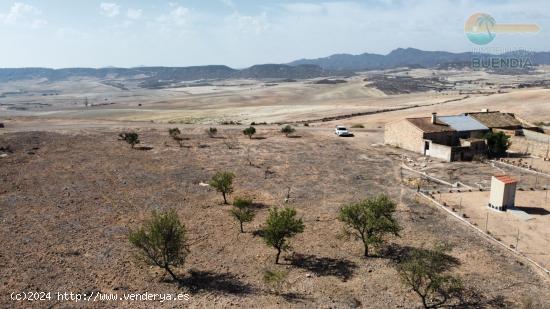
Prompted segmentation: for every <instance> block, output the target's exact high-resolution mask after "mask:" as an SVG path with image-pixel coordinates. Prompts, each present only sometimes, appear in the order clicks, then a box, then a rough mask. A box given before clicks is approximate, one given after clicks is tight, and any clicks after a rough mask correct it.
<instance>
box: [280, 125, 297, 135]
mask: <svg viewBox="0 0 550 309" xmlns="http://www.w3.org/2000/svg"><path fill="white" fill-rule="evenodd" d="M294 131H296V130H295V129H294V128H293V127H292V126H291V125H288V124H287V125H286V126H284V127H283V128H282V129H281V133H283V134H285V135H286V136H287V137H288V135H289V134H292V133H294Z"/></svg>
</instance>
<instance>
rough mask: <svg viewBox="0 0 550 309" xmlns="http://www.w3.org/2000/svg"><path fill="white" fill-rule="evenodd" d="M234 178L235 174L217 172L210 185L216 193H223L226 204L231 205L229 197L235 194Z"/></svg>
mask: <svg viewBox="0 0 550 309" xmlns="http://www.w3.org/2000/svg"><path fill="white" fill-rule="evenodd" d="M233 178H235V174H233V173H231V172H217V173H216V175H214V177H212V179H211V180H210V182H209V183H208V184H209V185H210V186H211V187H212V188H214V189H216V191H218V192H221V194H222V196H223V203H224V204H229V203H228V202H227V195H228V194H231V193H232V192H233Z"/></svg>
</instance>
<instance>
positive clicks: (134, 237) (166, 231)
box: [129, 209, 189, 281]
mask: <svg viewBox="0 0 550 309" xmlns="http://www.w3.org/2000/svg"><path fill="white" fill-rule="evenodd" d="M129 240H130V243H131V244H132V245H134V246H135V247H136V248H138V249H139V253H140V255H141V256H142V257H143V258H144V260H145V262H147V263H148V264H151V265H155V266H158V267H160V268H163V269H164V270H166V272H168V273H169V274H170V276H172V278H173V279H174V280H175V281H179V278H178V277H177V276H176V275H175V274H174V272H173V271H172V267H177V266H180V265H183V263H184V262H185V258H186V257H187V254H188V253H189V250H188V248H187V243H186V242H187V238H186V232H185V226H184V225H183V224H182V223H181V222H180V220H179V218H178V214H177V213H176V211H175V210H174V209H172V210H169V211H165V212H161V213H158V212H156V211H153V213H152V218H151V219H150V220H148V221H146V222H145V224H143V226H141V227H140V228H139V229H137V230H135V231H132V232H130V235H129Z"/></svg>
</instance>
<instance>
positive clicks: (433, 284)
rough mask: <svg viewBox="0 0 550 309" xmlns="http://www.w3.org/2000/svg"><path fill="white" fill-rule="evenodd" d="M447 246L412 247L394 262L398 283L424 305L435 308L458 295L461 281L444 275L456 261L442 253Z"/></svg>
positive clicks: (447, 248) (446, 249)
mask: <svg viewBox="0 0 550 309" xmlns="http://www.w3.org/2000/svg"><path fill="white" fill-rule="evenodd" d="M449 249H450V248H449V247H448V246H444V245H438V246H436V247H435V249H434V250H425V249H417V248H414V249H412V250H411V252H410V253H409V254H408V256H407V257H405V260H404V261H402V262H401V264H399V265H398V271H399V275H400V277H401V280H402V282H403V283H404V284H405V285H406V286H407V287H409V288H411V289H412V290H413V291H414V292H415V293H416V294H417V295H418V296H419V297H420V299H421V300H422V305H423V306H424V308H437V307H440V306H442V305H444V304H445V303H446V302H447V301H449V300H451V299H452V298H453V297H459V296H460V293H461V291H462V282H461V281H460V279H458V278H455V277H453V276H452V275H449V274H448V270H449V269H450V268H451V267H452V266H454V265H456V264H457V263H458V262H457V260H456V259H455V258H453V257H452V256H449V255H447V254H446V253H445V252H446V251H448V250H449Z"/></svg>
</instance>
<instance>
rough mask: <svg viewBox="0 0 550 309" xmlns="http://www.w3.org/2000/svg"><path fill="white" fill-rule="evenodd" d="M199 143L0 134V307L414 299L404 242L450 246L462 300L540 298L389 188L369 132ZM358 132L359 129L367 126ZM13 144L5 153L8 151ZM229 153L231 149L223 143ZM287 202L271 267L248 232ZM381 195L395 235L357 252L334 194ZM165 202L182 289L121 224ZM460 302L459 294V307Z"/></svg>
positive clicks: (394, 158) (502, 254)
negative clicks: (282, 242)
mask: <svg viewBox="0 0 550 309" xmlns="http://www.w3.org/2000/svg"><path fill="white" fill-rule="evenodd" d="M219 129H220V131H221V132H220V135H221V136H220V138H208V137H207V136H206V134H205V133H204V131H203V129H194V130H193V129H189V130H187V129H186V130H185V132H184V135H185V136H186V138H188V139H186V140H184V141H183V143H182V146H183V147H180V145H178V143H176V142H175V141H174V140H172V139H171V138H170V137H169V136H168V134H167V132H165V130H155V129H146V130H145V129H144V130H142V131H140V132H139V133H140V139H141V140H142V144H147V145H150V146H152V147H153V149H151V150H148V151H144V150H136V149H131V148H130V146H129V145H128V144H126V143H125V142H123V141H120V140H118V139H117V135H118V133H119V132H118V131H114V130H107V129H90V130H87V131H86V132H83V131H78V130H75V131H71V133H64V134H60V133H45V132H26V133H7V134H4V135H0V147H3V148H4V149H5V150H4V151H3V153H5V154H6V155H7V156H3V157H2V158H0V222H1V224H0V240H1V242H2V250H0V263H1V264H0V265H1V267H0V307H5V308H10V307H19V308H28V307H37V308H39V307H53V308H69V307H71V308H72V307H106V308H110V307H130V308H148V307H151V306H155V307H166V308H172V307H184V306H185V307H187V306H189V307H196V308H199V307H200V308H202V307H214V306H217V307H230V306H235V307H237V306H238V307H268V308H271V307H318V308H351V307H369V308H411V307H412V308H414V307H419V305H420V303H419V299H418V298H417V297H416V296H415V295H414V293H413V292H412V291H411V290H410V289H408V288H406V287H405V286H403V285H402V284H401V282H400V280H399V277H398V274H397V271H396V270H395V265H394V264H395V263H394V259H395V258H396V256H398V255H399V252H402V251H403V249H406V248H410V247H422V246H426V247H430V246H431V245H432V244H434V243H436V242H441V241H444V242H448V243H450V244H452V245H453V246H454V249H453V250H452V252H451V254H452V255H453V256H454V257H456V258H457V259H458V262H459V265H458V266H457V267H456V269H455V270H454V273H455V274H457V275H459V276H460V277H462V279H463V280H464V282H465V283H466V286H467V287H468V289H470V290H472V291H474V292H475V293H474V294H475V296H476V297H471V298H469V299H470V300H471V301H472V300H475V301H476V302H475V303H471V304H469V305H466V304H462V306H463V307H468V306H473V307H495V308H496V307H503V306H504V307H518V306H520V304H522V303H524V302H525V301H526V299H532V300H536V302H538V304H544V303H550V288H549V285H548V281H547V279H544V277H542V276H541V275H540V274H538V273H535V271H534V270H532V268H531V267H530V266H528V265H525V264H524V263H522V262H521V261H520V260H517V259H516V258H515V257H514V256H512V255H511V254H510V253H508V252H506V251H504V250H502V249H500V248H498V247H496V246H494V245H492V244H490V243H488V242H486V241H485V240H484V239H482V238H481V237H480V236H478V235H476V234H475V233H473V232H472V231H471V230H469V229H468V228H467V227H464V226H463V225H461V224H460V223H459V222H457V221H455V220H454V219H452V218H450V217H448V216H447V215H445V214H444V213H442V212H441V211H440V210H438V209H436V208H433V207H432V206H430V205H427V204H423V203H421V202H420V201H419V200H418V199H417V198H416V197H415V195H414V192H413V191H410V190H409V189H406V188H405V187H404V186H401V185H400V184H399V165H400V163H401V161H400V155H399V154H396V153H395V152H396V150H395V149H391V148H386V147H374V146H369V145H370V144H368V143H367V141H368V137H367V136H366V133H359V134H357V136H356V137H355V138H337V137H334V136H333V135H326V134H325V133H326V132H318V131H303V132H300V131H298V132H297V133H296V135H298V136H299V137H296V138H286V137H284V135H281V134H280V133H278V132H277V131H276V130H275V128H271V127H265V128H264V127H262V128H259V134H258V136H257V138H255V139H248V138H246V137H244V136H242V134H241V133H240V130H237V129H231V130H229V129H226V130H224V129H223V128H219ZM363 134H365V135H363ZM7 148H9V151H8V150H6V149H7ZM230 148H232V149H230ZM219 170H230V171H233V172H234V173H235V174H236V175H237V177H236V179H235V193H234V194H233V195H232V196H231V197H230V199H233V198H234V197H235V196H239V195H251V196H253V197H254V199H255V201H256V202H257V207H256V212H257V216H256V218H255V220H254V221H253V222H252V223H250V224H246V225H245V231H246V233H244V234H241V233H239V231H238V226H237V223H236V222H235V221H233V220H232V219H231V218H230V217H229V214H228V210H229V207H228V206H223V205H222V204H221V202H222V198H221V195H220V194H218V193H216V192H215V191H213V190H212V189H210V188H209V187H206V186H202V185H201V183H202V182H207V181H208V179H209V178H210V177H212V175H213V174H214V173H215V172H216V171H219ZM288 188H290V200H289V203H287V204H286V205H290V206H293V207H296V209H297V211H298V214H299V216H300V217H302V218H303V220H304V222H305V231H304V233H302V234H300V235H298V236H297V237H295V238H294V239H292V241H291V245H292V250H291V251H289V252H287V253H286V254H285V255H284V259H283V264H282V265H280V266H277V267H275V266H274V264H273V260H274V257H275V251H274V250H273V249H271V248H268V247H267V246H266V245H265V244H264V243H263V241H262V239H261V238H260V237H259V236H258V234H257V231H258V230H259V229H261V226H262V223H263V222H264V220H265V217H266V214H267V211H268V209H269V208H270V207H279V206H284V205H285V203H284V200H285V197H286V195H287V192H288ZM379 193H387V194H389V195H390V196H391V197H392V198H394V199H395V200H396V201H398V202H399V207H398V219H399V222H400V223H401V225H402V226H403V230H402V232H401V237H399V238H397V237H396V238H392V239H390V242H389V243H390V246H389V247H387V248H381V249H380V250H378V251H376V256H375V257H372V258H368V259H364V258H363V257H362V256H361V253H362V247H361V245H360V243H359V242H358V241H356V240H354V239H349V238H347V237H345V235H344V234H343V232H342V224H341V223H340V222H339V221H338V220H337V212H338V209H339V208H340V207H341V206H342V205H343V204H345V203H348V202H352V201H357V200H360V199H362V198H365V197H367V196H370V195H373V194H379ZM166 208H175V209H177V212H178V214H179V216H180V218H181V220H182V221H183V222H184V223H185V225H186V227H187V230H188V233H189V239H190V250H191V251H190V255H189V256H188V259H187V261H186V263H185V266H183V267H181V268H179V269H177V273H178V274H179V275H180V276H182V277H183V278H184V280H183V286H181V287H180V286H178V285H177V284H175V283H174V282H173V281H171V280H170V279H169V278H168V276H166V275H165V274H164V272H162V271H160V270H159V269H156V268H152V267H149V266H145V265H143V264H141V263H140V262H139V261H138V260H137V259H136V258H135V251H134V249H133V248H132V247H131V245H130V244H129V242H128V238H127V235H128V232H129V230H131V229H134V228H136V227H138V226H139V224H140V223H141V222H142V221H143V220H144V219H146V218H148V217H149V216H150V213H151V211H152V210H154V209H166ZM274 268H275V269H285V270H288V271H289V277H288V282H287V284H286V285H285V286H284V288H283V291H282V294H281V295H276V294H274V293H273V291H272V290H271V288H269V287H267V286H266V285H265V284H264V282H263V279H262V278H263V274H264V272H265V270H266V269H274ZM21 291H52V292H57V291H59V292H75V293H77V292H80V293H88V294H89V293H91V292H98V291H100V292H103V293H120V294H121V293H130V292H136V293H144V292H149V293H177V292H183V293H189V295H190V299H189V300H188V301H183V302H164V303H160V302H157V303H151V302H131V301H118V302H113V301H110V302H109V301H104V302H96V303H73V302H61V301H57V300H51V301H46V302H16V301H12V300H10V293H12V292H21ZM455 304H456V303H455Z"/></svg>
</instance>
